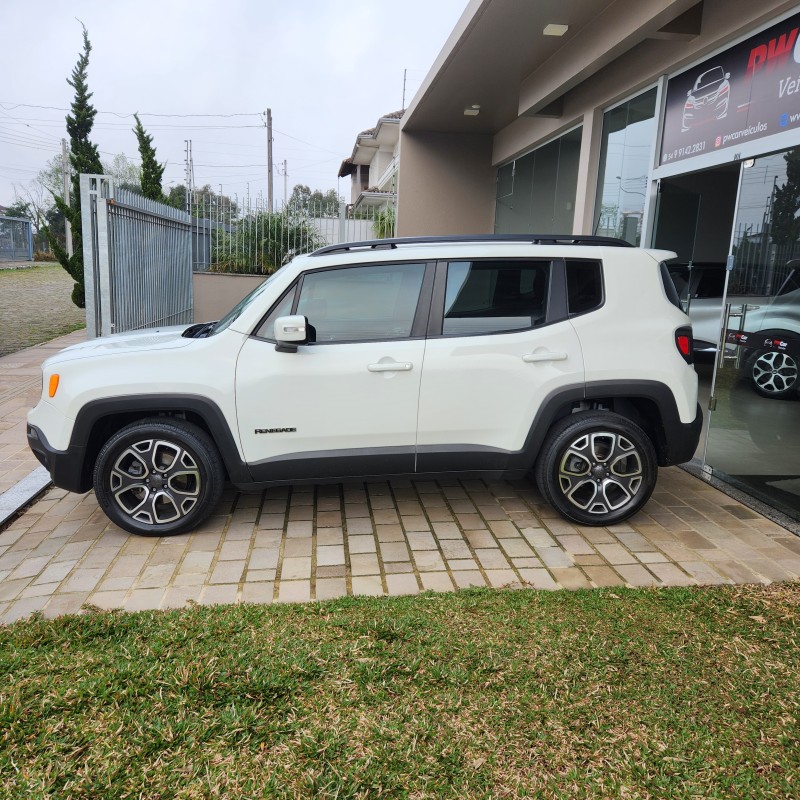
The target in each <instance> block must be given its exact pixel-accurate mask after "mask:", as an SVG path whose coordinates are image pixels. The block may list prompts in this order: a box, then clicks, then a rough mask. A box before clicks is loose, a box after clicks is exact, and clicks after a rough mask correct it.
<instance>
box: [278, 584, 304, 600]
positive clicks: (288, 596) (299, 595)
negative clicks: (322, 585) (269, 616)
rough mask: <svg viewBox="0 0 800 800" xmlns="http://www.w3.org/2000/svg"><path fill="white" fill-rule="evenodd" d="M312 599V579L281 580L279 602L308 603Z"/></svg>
mask: <svg viewBox="0 0 800 800" xmlns="http://www.w3.org/2000/svg"><path fill="white" fill-rule="evenodd" d="M309 600H311V581H281V583H280V587H279V589H278V602H279V603H306V602H308V601H309Z"/></svg>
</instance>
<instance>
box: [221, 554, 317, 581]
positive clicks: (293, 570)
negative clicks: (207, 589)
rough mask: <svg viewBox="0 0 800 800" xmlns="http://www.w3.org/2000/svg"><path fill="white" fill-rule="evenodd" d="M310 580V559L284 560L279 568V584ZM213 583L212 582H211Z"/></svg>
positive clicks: (293, 558) (292, 558)
mask: <svg viewBox="0 0 800 800" xmlns="http://www.w3.org/2000/svg"><path fill="white" fill-rule="evenodd" d="M310 578H311V557H310V556H309V557H291V558H284V559H283V562H282V566H281V582H283V581H293V580H307V579H310ZM212 582H213V581H212ZM226 583H230V581H226Z"/></svg>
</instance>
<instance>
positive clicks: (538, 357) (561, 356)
mask: <svg viewBox="0 0 800 800" xmlns="http://www.w3.org/2000/svg"><path fill="white" fill-rule="evenodd" d="M522 360H523V361H525V362H527V363H528V364H531V363H536V362H537V361H566V360H567V354H566V353H552V352H550V351H549V350H547V351H546V352H544V353H526V354H525V355H524V356H522Z"/></svg>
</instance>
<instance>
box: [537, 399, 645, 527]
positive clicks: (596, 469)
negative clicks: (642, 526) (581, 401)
mask: <svg viewBox="0 0 800 800" xmlns="http://www.w3.org/2000/svg"><path fill="white" fill-rule="evenodd" d="M657 475H658V463H657V460H656V454H655V449H654V447H653V443H652V442H651V441H650V438H649V436H648V435H647V434H646V433H645V432H644V431H643V430H642V429H641V428H640V427H639V426H638V425H636V424H635V423H634V422H632V421H631V420H629V419H626V418H625V417H623V416H620V415H619V414H614V413H612V412H608V411H586V412H580V413H578V414H572V415H571V416H569V417H566V418H565V419H562V420H560V421H559V422H557V423H556V424H555V425H554V426H553V428H552V430H551V431H550V433H549V434H548V436H547V439H546V440H545V442H544V445H543V446H542V450H541V453H540V456H539V458H538V460H537V462H536V466H535V477H536V482H537V484H538V486H539V490H540V491H541V493H542V495H543V496H544V498H545V500H547V502H548V503H550V505H552V506H553V507H554V508H555V509H556V510H557V511H558V512H559V513H560V514H561V515H562V516H564V517H566V518H567V519H570V520H572V521H574V522H578V523H580V524H581V525H613V524H615V523H617V522H621V521H622V520H625V519H627V518H628V517H630V516H632V515H633V514H635V513H636V512H637V511H638V510H639V509H640V508H641V507H642V506H643V505H644V504H645V503H646V502H647V500H648V499H649V498H650V495H651V494H652V492H653V489H654V488H655V484H656V478H657Z"/></svg>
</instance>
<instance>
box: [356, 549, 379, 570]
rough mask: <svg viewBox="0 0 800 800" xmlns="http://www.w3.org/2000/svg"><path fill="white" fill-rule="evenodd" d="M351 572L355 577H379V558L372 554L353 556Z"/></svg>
mask: <svg viewBox="0 0 800 800" xmlns="http://www.w3.org/2000/svg"><path fill="white" fill-rule="evenodd" d="M350 572H351V573H352V574H353V575H377V574H378V573H379V572H380V567H379V566H378V556H376V555H373V554H372V553H356V554H354V555H351V556H350Z"/></svg>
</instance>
